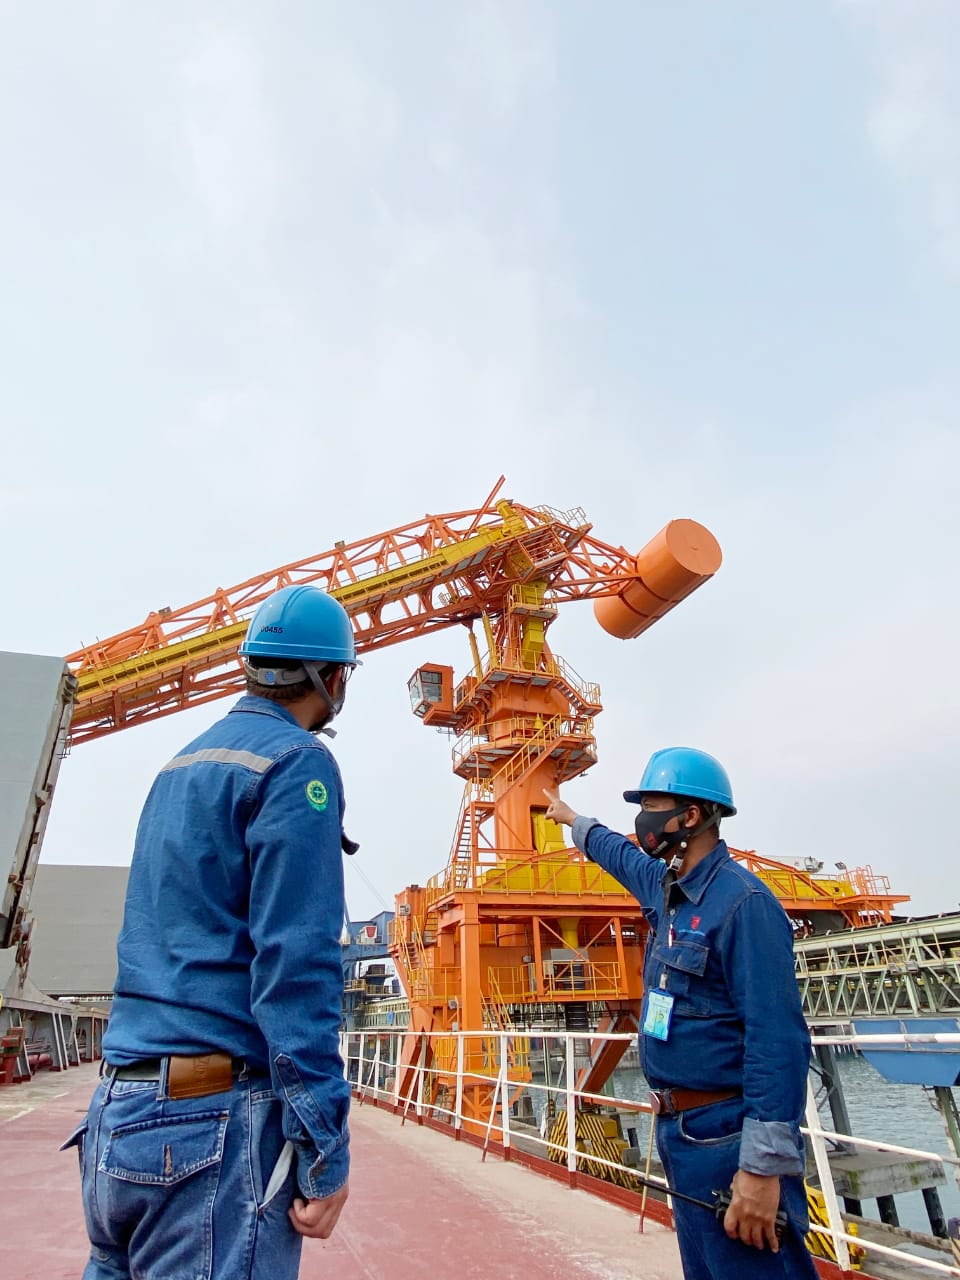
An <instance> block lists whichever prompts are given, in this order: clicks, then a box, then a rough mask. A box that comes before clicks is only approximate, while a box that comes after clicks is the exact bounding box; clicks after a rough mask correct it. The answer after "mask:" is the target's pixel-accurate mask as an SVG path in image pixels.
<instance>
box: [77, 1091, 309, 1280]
mask: <svg viewBox="0 0 960 1280" xmlns="http://www.w3.org/2000/svg"><path fill="white" fill-rule="evenodd" d="M64 1146H65V1147H69V1146H75V1147H76V1148H77V1151H78V1154H79V1157H80V1174H81V1180H82V1184H83V1207H84V1214H85V1217H86V1222H87V1233H88V1235H89V1237H90V1260H89V1262H88V1263H87V1266H86V1269H85V1271H84V1273H83V1280H129V1278H131V1277H132V1278H133V1280H296V1276H297V1272H298V1271H299V1268H300V1246H301V1237H300V1236H299V1235H298V1234H297V1233H296V1231H294V1229H293V1226H292V1224H291V1223H290V1220H289V1218H288V1217H287V1210H288V1209H289V1208H290V1205H291V1204H292V1202H293V1198H294V1196H295V1195H297V1194H298V1192H297V1186H296V1160H295V1159H294V1160H292V1161H291V1159H290V1156H291V1153H292V1148H289V1147H287V1146H286V1145H285V1143H284V1137H283V1129H282V1125H281V1104H280V1102H279V1100H278V1099H277V1097H276V1095H275V1094H274V1092H273V1090H272V1089H271V1088H270V1081H269V1079H268V1078H266V1077H264V1076H260V1077H256V1078H252V1079H246V1078H244V1077H243V1076H241V1077H240V1078H239V1079H238V1080H237V1081H236V1082H235V1083H234V1086H233V1088H232V1089H230V1090H228V1091H226V1092H224V1093H216V1094H212V1095H210V1096H208V1097H206V1098H190V1099H178V1100H176V1101H174V1100H171V1099H170V1098H168V1097H167V1096H166V1082H165V1079H161V1081H160V1082H159V1083H158V1082H157V1081H152V1082H151V1081H139V1080H114V1079H110V1078H106V1079H103V1080H101V1082H100V1084H99V1086H98V1088H97V1090H96V1092H95V1093H94V1095H93V1101H92V1102H91V1103H90V1110H89V1112H88V1113H87V1118H86V1120H84V1122H83V1124H82V1125H80V1127H79V1128H78V1129H77V1130H76V1132H75V1133H74V1134H73V1135H72V1136H71V1137H70V1138H69V1139H68V1140H67V1142H66V1143H65V1144H64ZM274 1175H276V1176H274ZM271 1181H272V1182H273V1184H274V1185H273V1186H272V1187H271V1185H270V1184H271ZM268 1189H270V1190H271V1193H272V1194H271V1196H270V1198H269V1199H266V1198H265V1192H266V1191H267V1190H268Z"/></svg>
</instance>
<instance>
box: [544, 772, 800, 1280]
mask: <svg viewBox="0 0 960 1280" xmlns="http://www.w3.org/2000/svg"><path fill="white" fill-rule="evenodd" d="M546 794H547V798H548V800H549V801H550V806H549V808H548V809H547V817H548V818H552V819H553V820H554V821H556V822H562V823H564V824H566V825H567V826H570V827H572V828H573V840H574V843H575V844H576V846H577V848H578V849H580V850H581V852H582V853H584V854H585V855H586V856H587V857H588V858H590V859H591V860H592V861H593V862H596V863H598V864H599V865H600V866H601V867H603V868H604V870H605V871H609V872H610V874H611V875H612V876H614V877H615V878H616V879H617V880H619V881H620V883H621V884H622V885H624V887H625V888H627V889H629V890H630V892H631V893H632V894H633V895H634V896H635V897H636V899H637V901H638V902H639V903H640V905H641V907H642V908H643V912H644V915H645V916H646V918H647V921H648V923H649V925H650V931H651V932H650V937H649V939H648V941H647V947H646V954H645V960H644V973H643V981H644V991H645V995H644V1002H643V1009H642V1013H641V1028H640V1061H641V1065H642V1067H643V1072H644V1075H645V1076H646V1078H647V1082H648V1084H649V1085H650V1088H651V1094H650V1101H651V1105H652V1108H653V1110H654V1112H655V1113H656V1116H657V1146H658V1149H659V1152H660V1158H661V1160H662V1162H663V1168H664V1173H665V1175H666V1178H667V1181H668V1183H669V1184H670V1186H672V1187H673V1188H675V1190H676V1191H678V1192H681V1193H685V1194H686V1195H689V1196H694V1197H696V1198H697V1199H701V1200H706V1201H708V1202H712V1201H713V1198H714V1192H716V1191H718V1190H720V1191H723V1190H727V1189H729V1190H730V1192H731V1197H732V1198H731V1203H730V1206H729V1208H728V1209H727V1211H726V1214H725V1215H724V1217H723V1220H722V1222H721V1221H718V1220H717V1219H716V1218H715V1217H714V1216H713V1215H712V1214H711V1213H709V1212H708V1211H707V1210H706V1209H700V1208H698V1207H696V1206H695V1205H689V1204H684V1203H682V1202H681V1201H680V1200H675V1201H674V1220H675V1222H676V1227H677V1236H678V1240H679V1244H680V1254H681V1258H682V1260H683V1273H684V1276H685V1277H686V1280H730V1278H731V1277H739V1276H750V1277H754V1276H756V1277H767V1276H771V1277H772V1276H788V1277H801V1276H802V1277H811V1278H812V1277H815V1276H816V1274H817V1273H816V1270H815V1268H814V1264H813V1261H812V1259H811V1256H810V1254H809V1253H808V1251H807V1249H806V1247H805V1245H804V1242H803V1237H804V1235H805V1234H806V1231H807V1229H808V1225H809V1223H808V1218H807V1203H806V1195H805V1191H804V1186H803V1164H804V1153H803V1140H802V1137H801V1135H800V1121H801V1117H802V1116H803V1112H804V1103H805V1100H806V1086H807V1072H808V1069H809V1062H810V1037H809V1034H808V1031H807V1027H806V1023H805V1022H804V1018H803V1012H802V1009H801V1005H800V996H799V992H798V989H797V983H796V978H795V976H794V964H793V935H792V930H791V928H790V924H789V922H788V920H787V917H786V915H785V913H784V911H783V908H782V907H781V905H780V903H779V902H778V901H777V899H776V898H775V897H774V895H773V894H772V893H771V892H770V890H769V889H768V888H767V887H766V885H764V884H763V883H762V882H761V881H760V880H758V879H757V877H756V876H754V875H752V874H751V873H750V872H749V871H747V870H746V869H745V868H744V867H742V866H741V865H740V864H739V863H738V862H735V861H734V860H733V859H732V858H731V857H730V854H729V852H728V850H727V846H726V844H724V842H723V841H722V840H721V839H720V832H719V824H720V820H721V818H724V817H728V816H730V815H732V814H734V813H736V809H735V807H734V804H733V795H732V792H731V787H730V780H729V778H728V777H727V773H726V771H725V769H724V768H723V767H722V765H721V764H720V763H719V762H718V761H717V760H715V759H714V758H713V757H712V756H709V755H707V754H706V752H703V751H696V750H694V749H692V748H690V747H670V748H667V749H666V750H663V751H657V752H655V753H654V754H653V756H652V757H651V759H650V762H649V763H648V765H647V767H646V769H645V770H644V772H643V777H642V778H641V779H640V785H639V786H638V787H637V789H636V790H635V791H625V792H624V799H625V800H626V801H627V802H628V803H630V804H637V805H639V806H640V809H639V812H638V814H637V818H636V834H637V842H638V844H634V843H633V842H632V841H631V840H628V839H627V838H626V837H625V836H622V835H619V834H618V833H617V832H615V831H611V830H609V829H608V828H607V827H604V826H602V825H601V824H600V823H599V822H597V821H596V819H594V818H585V817H581V816H578V815H577V814H576V813H575V812H574V811H573V809H571V808H570V806H569V805H567V804H564V803H563V801H561V800H560V798H559V796H558V795H557V794H556V793H554V792H550V791H548V792H547V793H546ZM638 845H639V847H638ZM780 1209H782V1210H783V1211H784V1212H785V1214H786V1219H787V1225H786V1227H785V1229H784V1231H783V1236H782V1239H778V1237H777V1233H776V1230H775V1224H776V1216H777V1212H778V1210H780Z"/></svg>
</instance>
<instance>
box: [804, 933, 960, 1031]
mask: <svg viewBox="0 0 960 1280" xmlns="http://www.w3.org/2000/svg"><path fill="white" fill-rule="evenodd" d="M796 967H797V981H798V982H799V984H800V993H801V996H802V998H803V1008H804V1012H805V1014H806V1017H807V1021H808V1022H809V1023H810V1024H811V1025H813V1026H818V1025H820V1026H825V1025H834V1024H836V1023H843V1022H850V1021H851V1020H852V1019H854V1018H882V1017H904V1016H907V1017H922V1016H928V1017H933V1016H951V1015H960V917H956V916H953V917H946V918H944V919H931V920H922V921H914V922H911V923H908V924H899V923H895V924H889V925H883V926H881V927H879V928H876V929H857V930H850V931H845V932H842V933H836V934H829V935H828V936H826V937H821V938H807V939H805V940H803V941H801V942H798V943H797V944H796Z"/></svg>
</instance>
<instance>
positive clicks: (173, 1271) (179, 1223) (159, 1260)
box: [97, 1111, 229, 1280]
mask: <svg viewBox="0 0 960 1280" xmlns="http://www.w3.org/2000/svg"><path fill="white" fill-rule="evenodd" d="M228 1118H229V1117H228V1115H227V1113H225V1112H220V1111H208V1112H193V1113H192V1114H191V1113H185V1114H183V1115H173V1116H161V1117H157V1118H156V1119H151V1120H144V1121H140V1122H139V1123H136V1124H127V1125H120V1126H118V1127H117V1128H115V1129H113V1130H112V1132H111V1133H110V1138H109V1141H108V1143H107V1145H106V1147H105V1148H104V1150H103V1155H102V1156H101V1158H100V1163H99V1166H98V1170H97V1172H98V1187H99V1189H100V1190H101V1191H102V1192H103V1194H104V1196H105V1197H106V1199H107V1200H108V1204H107V1205H105V1206H104V1207H105V1208H106V1209H107V1216H108V1218H109V1220H110V1221H111V1223H112V1224H114V1225H115V1226H116V1225H118V1224H122V1223H124V1222H125V1223H127V1224H128V1227H129V1228H133V1227H135V1228H136V1231H135V1233H134V1235H133V1236H132V1237H131V1241H130V1249H129V1260H130V1270H131V1274H133V1275H145V1276H146V1275H150V1276H152V1275H157V1276H163V1277H164V1280H209V1277H210V1271H211V1268H212V1261H213V1203H214V1199H215V1197H216V1194H217V1187H218V1185H219V1182H220V1166H221V1163H222V1161H223V1149H224V1139H225V1136H226V1131H227V1121H228Z"/></svg>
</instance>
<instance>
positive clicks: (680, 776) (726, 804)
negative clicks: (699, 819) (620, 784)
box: [623, 747, 737, 817]
mask: <svg viewBox="0 0 960 1280" xmlns="http://www.w3.org/2000/svg"><path fill="white" fill-rule="evenodd" d="M649 795H669V796H681V797H684V798H688V799H690V800H710V801H712V802H713V803H714V804H719V805H722V806H723V808H724V809H725V810H726V815H727V817H731V816H732V815H733V814H735V813H736V812H737V810H736V806H735V805H734V803H733V788H732V787H731V786H730V779H729V777H728V776H727V771H726V769H725V768H724V767H723V765H722V764H721V763H720V761H719V760H715V759H714V758H713V756H708V755H707V753H706V751H697V750H696V748H695V747H664V748H663V750H662V751H655V752H654V753H653V755H652V756H651V757H650V759H649V760H648V761H647V767H646V768H645V769H644V771H643V777H642V778H641V779H640V785H639V787H637V789H636V791H625V792H624V793H623V798H624V800H626V801H627V802H628V803H629V804H639V803H640V801H641V800H642V799H643V797H644V796H649Z"/></svg>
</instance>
